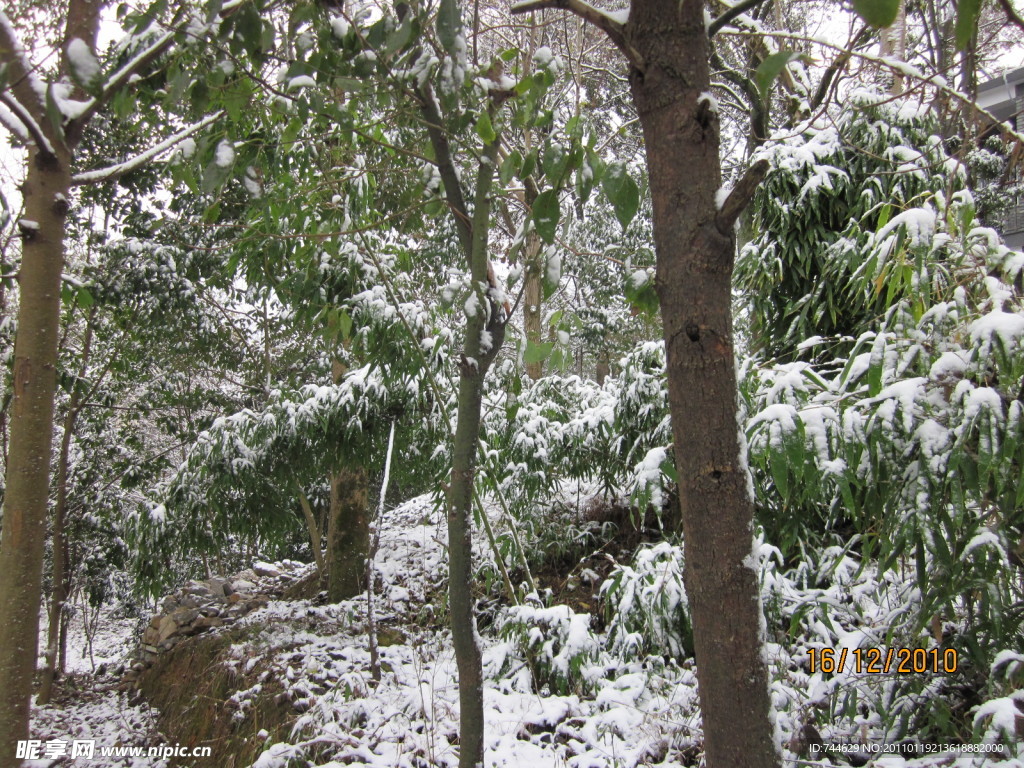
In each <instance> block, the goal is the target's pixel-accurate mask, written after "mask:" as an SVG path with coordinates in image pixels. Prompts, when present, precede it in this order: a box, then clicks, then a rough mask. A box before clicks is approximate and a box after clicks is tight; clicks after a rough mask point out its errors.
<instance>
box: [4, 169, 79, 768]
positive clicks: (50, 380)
mask: <svg viewBox="0 0 1024 768" xmlns="http://www.w3.org/2000/svg"><path fill="white" fill-rule="evenodd" d="M69 165H70V153H69V152H67V151H66V150H58V154H57V155H56V156H55V157H46V156H44V155H42V154H41V153H39V152H37V151H33V152H32V154H31V157H30V159H29V164H28V174H27V176H26V182H25V185H24V187H23V194H24V200H25V220H26V221H27V222H30V223H29V224H28V225H27V228H23V232H24V239H23V243H22V263H21V272H20V277H19V284H20V289H21V298H20V302H21V306H20V308H19V312H18V331H17V336H16V339H15V342H14V401H13V403H12V407H11V417H10V434H11V442H10V447H9V450H8V464H7V490H6V495H5V498H4V520H3V535H2V539H0V617H2V621H0V768H13V766H16V765H17V764H18V763H19V762H20V761H18V760H17V759H15V757H14V755H15V745H16V744H17V742H18V741H19V740H24V739H27V738H28V714H29V698H30V697H31V695H32V683H33V676H34V674H35V669H36V658H37V652H38V648H37V643H38V638H39V605H40V600H41V586H42V565H43V542H44V540H45V537H46V512H47V501H48V498H49V481H50V456H51V450H52V446H51V440H52V436H53V397H54V392H55V390H56V383H57V376H56V373H57V332H58V325H59V320H60V278H61V271H62V270H63V268H64V224H65V221H64V220H65V216H66V214H67V200H68V198H69V194H70V189H71V176H70V174H69ZM35 225H38V226H35Z"/></svg>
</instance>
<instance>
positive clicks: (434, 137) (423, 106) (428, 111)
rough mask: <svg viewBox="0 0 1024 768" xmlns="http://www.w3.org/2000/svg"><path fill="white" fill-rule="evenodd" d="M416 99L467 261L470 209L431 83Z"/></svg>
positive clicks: (470, 242) (419, 92) (471, 243)
mask: <svg viewBox="0 0 1024 768" xmlns="http://www.w3.org/2000/svg"><path fill="white" fill-rule="evenodd" d="M416 98H417V100H418V101H419V102H420V112H421V113H422V114H423V123H424V125H425V126H426V128H427V138H429V139H430V146H431V147H432V148H433V150H434V163H435V165H437V172H438V174H439V175H440V176H441V184H442V186H444V196H445V199H446V200H447V201H448V207H449V208H451V210H452V213H453V214H454V215H455V229H456V230H457V231H458V233H459V243H460V244H461V245H462V250H463V252H464V253H465V254H466V257H467V258H468V257H469V255H470V254H471V253H472V252H473V227H472V224H471V223H470V222H471V220H470V218H469V209H468V208H467V207H466V198H465V197H464V196H463V194H462V184H461V183H459V174H458V171H456V170H455V161H454V160H453V159H452V150H451V145H450V144H449V143H448V135H447V134H446V133H445V130H444V121H443V119H442V118H441V112H440V110H439V109H438V104H437V99H436V98H435V97H434V91H433V89H432V88H431V87H430V83H424V84H423V87H422V88H418V89H417V90H416Z"/></svg>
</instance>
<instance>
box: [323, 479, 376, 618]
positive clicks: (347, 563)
mask: <svg viewBox="0 0 1024 768" xmlns="http://www.w3.org/2000/svg"><path fill="white" fill-rule="evenodd" d="M369 494H370V480H369V477H368V475H367V473H366V467H364V466H361V465H355V466H351V467H342V468H341V469H340V470H338V472H337V473H336V474H335V475H333V476H332V477H331V501H330V519H329V521H328V523H327V593H328V595H329V596H330V599H331V601H332V602H335V603H336V602H338V601H340V600H344V599H345V598H348V597H352V596H354V595H358V594H359V593H360V592H362V591H363V589H364V587H365V586H366V584H365V580H364V578H365V575H366V558H367V555H368V554H369V552H370V495H369Z"/></svg>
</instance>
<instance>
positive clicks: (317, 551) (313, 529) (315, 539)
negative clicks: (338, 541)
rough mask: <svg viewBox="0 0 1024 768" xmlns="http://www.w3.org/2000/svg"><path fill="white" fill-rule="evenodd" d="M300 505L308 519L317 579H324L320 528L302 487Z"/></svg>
mask: <svg viewBox="0 0 1024 768" xmlns="http://www.w3.org/2000/svg"><path fill="white" fill-rule="evenodd" d="M299 504H300V505H302V516H303V517H304V518H305V519H306V530H307V531H308V532H309V545H310V547H311V548H312V549H313V560H314V561H315V562H316V573H317V577H318V578H323V576H324V571H325V566H324V552H323V541H322V537H321V536H320V526H318V525H317V524H316V516H314V514H313V508H312V507H311V506H310V505H309V499H308V498H307V497H306V494H305V493H303V491H302V486H299Z"/></svg>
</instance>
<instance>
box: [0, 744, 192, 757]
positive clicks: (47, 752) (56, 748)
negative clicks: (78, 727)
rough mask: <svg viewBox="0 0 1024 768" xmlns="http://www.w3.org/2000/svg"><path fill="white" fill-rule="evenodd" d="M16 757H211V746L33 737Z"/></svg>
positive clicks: (20, 746) (19, 747)
mask: <svg viewBox="0 0 1024 768" xmlns="http://www.w3.org/2000/svg"><path fill="white" fill-rule="evenodd" d="M15 756H16V757H17V758H19V759H21V760H41V759H44V758H45V759H50V760H52V759H55V758H58V757H70V758H72V759H75V758H82V759H84V760H93V759H96V758H104V757H158V758H166V757H209V756H210V747H183V746H182V745H181V744H175V745H174V746H171V745H170V744H162V745H160V746H157V747H97V746H96V740H95V739H73V740H71V741H67V740H64V739H51V740H50V741H41V740H38V739H29V740H28V741H19V742H18V750H17V754H16V755H15Z"/></svg>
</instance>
